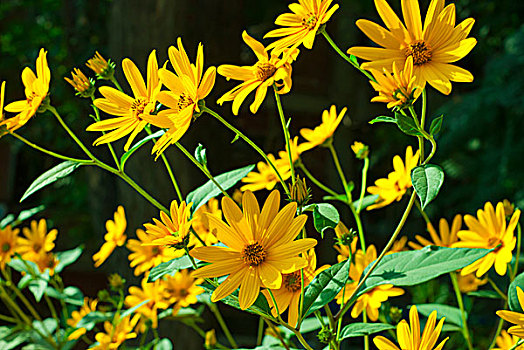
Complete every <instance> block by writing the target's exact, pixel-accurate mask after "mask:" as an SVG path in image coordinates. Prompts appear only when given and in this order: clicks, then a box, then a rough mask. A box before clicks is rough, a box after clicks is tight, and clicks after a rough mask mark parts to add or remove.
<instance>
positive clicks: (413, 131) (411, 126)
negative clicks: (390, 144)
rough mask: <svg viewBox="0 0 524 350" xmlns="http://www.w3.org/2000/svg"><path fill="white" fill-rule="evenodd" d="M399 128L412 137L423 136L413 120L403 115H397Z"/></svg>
mask: <svg viewBox="0 0 524 350" xmlns="http://www.w3.org/2000/svg"><path fill="white" fill-rule="evenodd" d="M395 118H396V120H397V126H398V128H399V129H400V130H401V131H402V132H403V133H404V134H407V135H410V136H422V133H421V132H420V129H419V127H418V126H417V124H415V121H414V120H413V118H411V117H408V116H405V115H403V114H402V113H395Z"/></svg>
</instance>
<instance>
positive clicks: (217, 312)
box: [208, 303, 238, 349]
mask: <svg viewBox="0 0 524 350" xmlns="http://www.w3.org/2000/svg"><path fill="white" fill-rule="evenodd" d="M208 305H209V308H210V309H211V312H213V314H214V315H215V317H216V319H217V321H218V323H219V324H220V327H221V328H222V331H223V332H224V334H225V335H226V338H227V341H228V342H229V344H230V345H231V346H232V347H233V349H236V348H238V345H237V342H236V341H235V338H233V335H232V334H231V332H230V331H229V328H227V324H226V322H225V321H224V318H223V317H222V314H221V313H220V310H219V309H218V306H216V305H215V304H214V303H209V304H208Z"/></svg>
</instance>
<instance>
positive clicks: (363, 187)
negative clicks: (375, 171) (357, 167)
mask: <svg viewBox="0 0 524 350" xmlns="http://www.w3.org/2000/svg"><path fill="white" fill-rule="evenodd" d="M368 169H369V158H368V157H366V158H364V167H363V168H362V184H361V186H360V197H359V201H358V208H357V214H360V211H361V210H362V201H363V199H364V195H365V193H366V187H367V178H368Z"/></svg>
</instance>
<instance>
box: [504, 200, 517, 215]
mask: <svg viewBox="0 0 524 350" xmlns="http://www.w3.org/2000/svg"><path fill="white" fill-rule="evenodd" d="M502 204H503V205H504V215H506V217H508V216H511V214H513V212H514V211H515V205H514V204H513V203H511V202H510V201H509V200H507V199H504V200H503V201H502Z"/></svg>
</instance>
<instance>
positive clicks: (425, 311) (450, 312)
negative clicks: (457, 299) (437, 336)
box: [417, 304, 467, 327]
mask: <svg viewBox="0 0 524 350" xmlns="http://www.w3.org/2000/svg"><path fill="white" fill-rule="evenodd" d="M417 311H418V312H419V314H422V315H424V316H426V317H429V315H430V314H431V313H432V312H433V311H437V320H440V319H441V318H442V317H445V318H446V320H445V321H444V322H446V323H452V324H454V325H456V326H459V327H462V316H461V313H460V309H459V308H458V307H454V306H449V305H443V304H417ZM466 320H467V314H466Z"/></svg>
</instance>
